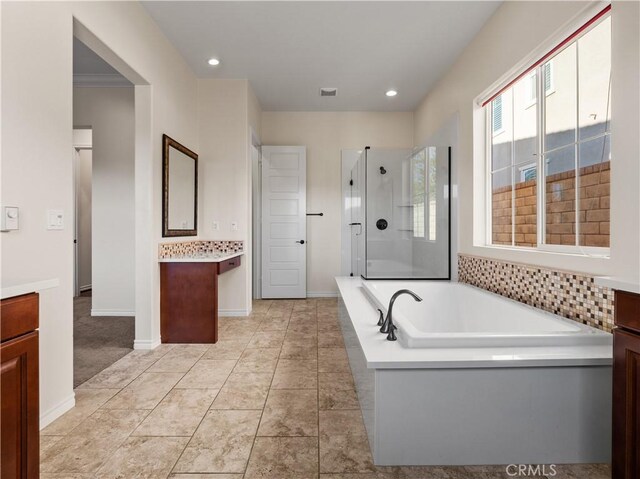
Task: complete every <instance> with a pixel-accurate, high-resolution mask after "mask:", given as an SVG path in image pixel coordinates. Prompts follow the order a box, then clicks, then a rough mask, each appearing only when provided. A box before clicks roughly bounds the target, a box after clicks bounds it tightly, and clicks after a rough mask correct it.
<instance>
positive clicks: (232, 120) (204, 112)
mask: <svg viewBox="0 0 640 479" xmlns="http://www.w3.org/2000/svg"><path fill="white" fill-rule="evenodd" d="M197 112H198V123H199V135H200V150H199V151H198V153H199V160H200V161H199V168H200V172H199V178H200V186H201V188H200V191H202V193H201V199H200V204H201V211H202V215H201V216H200V217H201V218H202V220H201V221H200V226H199V230H198V233H199V235H200V237H201V238H204V239H212V240H218V239H219V240H243V241H245V249H246V250H247V254H246V255H245V256H244V257H243V260H242V266H241V267H240V268H237V269H234V270H232V271H229V272H228V273H225V274H224V276H221V277H220V281H219V287H220V296H219V308H220V312H221V314H223V315H225V314H229V315H242V314H248V312H250V311H251V247H250V246H251V162H250V151H249V146H250V133H251V129H253V131H254V132H255V133H256V134H259V133H260V121H259V120H260V105H259V103H258V101H257V99H256V97H255V95H254V94H253V91H252V90H251V86H250V85H249V82H248V81H247V80H215V79H214V80H198V110H197ZM214 221H217V222H218V223H219V224H220V229H219V230H214V229H213V222H214ZM231 222H237V223H238V230H237V231H233V230H232V229H231Z"/></svg>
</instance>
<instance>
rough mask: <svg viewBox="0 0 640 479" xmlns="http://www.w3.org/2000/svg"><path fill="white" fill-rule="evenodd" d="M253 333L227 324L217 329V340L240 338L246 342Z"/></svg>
mask: <svg viewBox="0 0 640 479" xmlns="http://www.w3.org/2000/svg"><path fill="white" fill-rule="evenodd" d="M253 334H254V333H253V331H245V330H243V329H235V328H233V326H229V327H226V328H223V329H219V330H218V341H234V340H242V341H247V343H248V342H249V341H250V340H251V338H252V337H253Z"/></svg>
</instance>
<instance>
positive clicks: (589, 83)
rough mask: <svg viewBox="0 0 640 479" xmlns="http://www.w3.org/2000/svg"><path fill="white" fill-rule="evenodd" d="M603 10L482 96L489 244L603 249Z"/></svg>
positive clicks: (606, 81) (606, 117)
mask: <svg viewBox="0 0 640 479" xmlns="http://www.w3.org/2000/svg"><path fill="white" fill-rule="evenodd" d="M608 10H609V9H608V8H607V9H605V10H603V11H602V12H600V14H598V15H597V16H596V17H595V18H594V19H592V20H591V21H590V22H588V23H587V24H586V25H585V27H583V28H581V29H580V30H578V32H576V33H575V34H574V35H572V36H571V37H569V39H568V40H567V41H565V42H563V43H562V44H561V45H559V46H558V47H556V48H555V49H553V50H552V53H550V54H548V55H546V56H545V57H543V59H542V60H541V61H539V62H537V63H536V64H534V66H533V67H531V68H530V69H528V70H526V71H525V73H523V74H521V75H519V76H518V77H516V79H515V80H514V81H512V82H510V83H509V84H508V85H507V87H505V88H503V89H502V90H500V91H499V92H497V93H496V94H494V95H493V96H492V97H491V98H490V99H489V100H488V101H487V102H485V103H484V107H485V109H486V116H487V124H488V125H490V127H489V128H487V129H488V133H487V139H488V168H487V170H488V172H489V176H488V183H489V185H490V186H489V188H490V201H489V204H490V210H489V211H488V220H489V222H490V234H489V239H488V241H489V243H490V244H494V245H509V246H518V247H530V248H542V249H557V250H564V249H571V250H579V249H582V248H608V247H609V191H610V187H609V170H610V162H611V158H610V136H611V130H610V122H611V109H610V95H611V18H610V16H609V15H608ZM538 92H540V93H542V94H538ZM552 93H553V94H552ZM497 131H499V133H500V134H496V132H497Z"/></svg>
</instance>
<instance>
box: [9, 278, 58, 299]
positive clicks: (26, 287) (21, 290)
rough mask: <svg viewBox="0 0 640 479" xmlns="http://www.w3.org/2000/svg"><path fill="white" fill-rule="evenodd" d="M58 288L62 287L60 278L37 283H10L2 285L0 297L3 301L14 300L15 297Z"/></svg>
mask: <svg viewBox="0 0 640 479" xmlns="http://www.w3.org/2000/svg"><path fill="white" fill-rule="evenodd" d="M58 286H60V280H59V279H58V278H52V279H45V280H37V281H33V280H26V281H13V282H11V281H10V282H8V283H7V284H5V283H3V284H2V291H1V294H0V297H1V298H2V299H6V298H12V297H13V296H21V295H23V294H29V293H38V292H40V291H43V290H45V289H51V288H57V287H58Z"/></svg>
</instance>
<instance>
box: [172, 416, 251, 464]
mask: <svg viewBox="0 0 640 479" xmlns="http://www.w3.org/2000/svg"><path fill="white" fill-rule="evenodd" d="M261 412H262V411H233V410H229V411H215V410H211V411H209V412H208V413H207V415H206V416H205V418H204V419H203V420H202V423H200V426H198V429H197V430H196V432H195V434H194V435H193V438H192V439H191V441H190V442H189V444H188V445H187V447H186V449H185V450H184V452H183V453H182V456H181V457H180V459H179V460H178V463H177V464H176V466H175V467H174V471H173V472H176V473H178V472H180V473H185V472H202V473H205V472H208V473H213V472H221V473H222V472H225V473H229V472H234V473H242V472H244V470H245V467H246V465H247V460H248V459H249V454H250V452H251V447H252V445H253V442H254V437H255V434H256V430H257V429H258V422H259V421H260V414H261Z"/></svg>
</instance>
